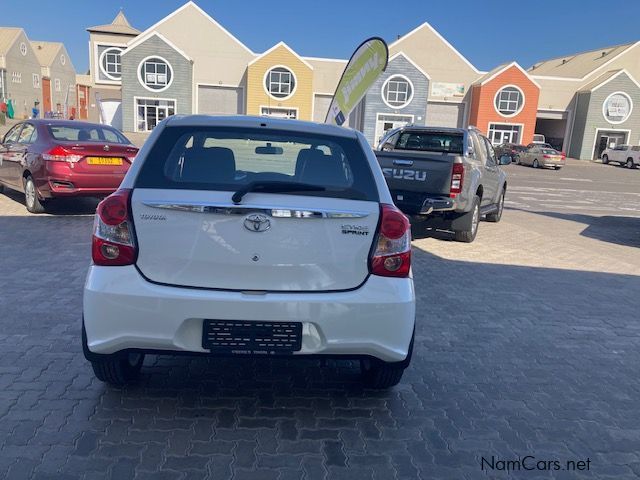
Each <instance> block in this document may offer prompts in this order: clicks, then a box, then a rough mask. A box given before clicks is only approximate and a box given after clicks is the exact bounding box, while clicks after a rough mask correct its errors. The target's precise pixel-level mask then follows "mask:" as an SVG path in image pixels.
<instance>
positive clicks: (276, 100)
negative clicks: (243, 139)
mask: <svg viewBox="0 0 640 480" xmlns="http://www.w3.org/2000/svg"><path fill="white" fill-rule="evenodd" d="M247 85H248V89H247V114H248V115H268V116H275V117H282V118H291V119H300V120H311V119H312V116H313V66H312V65H311V64H310V63H309V62H307V61H306V60H305V59H304V58H302V57H301V56H300V55H298V54H297V53H296V52H294V51H293V50H292V49H291V48H290V47H289V46H288V45H287V44H286V43H284V42H280V43H278V44H277V45H274V46H273V47H271V48H270V49H269V50H267V51H266V52H264V53H263V54H261V55H258V56H257V57H255V58H254V59H253V60H251V62H249V65H248V66H247Z"/></svg>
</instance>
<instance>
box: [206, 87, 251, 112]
mask: <svg viewBox="0 0 640 480" xmlns="http://www.w3.org/2000/svg"><path fill="white" fill-rule="evenodd" d="M198 113H204V114H209V115H236V114H242V113H244V90H243V89H242V88H234V87H209V86H202V85H200V86H199V87H198Z"/></svg>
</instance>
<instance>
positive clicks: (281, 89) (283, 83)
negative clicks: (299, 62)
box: [264, 67, 296, 99]
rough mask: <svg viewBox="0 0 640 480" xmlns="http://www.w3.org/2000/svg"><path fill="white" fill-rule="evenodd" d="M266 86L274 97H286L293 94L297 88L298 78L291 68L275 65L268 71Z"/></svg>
mask: <svg viewBox="0 0 640 480" xmlns="http://www.w3.org/2000/svg"><path fill="white" fill-rule="evenodd" d="M264 87H265V89H266V90H267V93H268V94H269V95H271V96H272V97H275V98H278V99H284V98H287V97H290V96H291V95H293V92H294V91H295V89H296V78H295V76H294V75H293V72H292V71H291V70H289V69H287V68H285V67H275V68H272V69H271V70H269V71H268V72H267V75H266V76H265V83H264Z"/></svg>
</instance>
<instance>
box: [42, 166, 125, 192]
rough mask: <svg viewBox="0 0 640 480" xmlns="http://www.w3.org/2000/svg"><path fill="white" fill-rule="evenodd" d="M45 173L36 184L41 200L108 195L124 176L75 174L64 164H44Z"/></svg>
mask: <svg viewBox="0 0 640 480" xmlns="http://www.w3.org/2000/svg"><path fill="white" fill-rule="evenodd" d="M45 172H46V173H45V175H44V176H43V177H42V178H41V180H40V181H39V182H37V183H38V191H39V192H40V195H41V196H42V197H43V198H55V197H75V196H78V197H80V196H86V197H90V196H106V195H110V194H112V193H113V192H115V191H116V190H117V189H118V187H119V186H120V184H121V183H122V180H123V179H124V176H125V174H126V173H124V172H121V173H107V172H104V173H86V172H77V171H74V169H73V168H70V166H69V164H68V163H66V162H46V169H45Z"/></svg>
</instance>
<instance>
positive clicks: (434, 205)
mask: <svg viewBox="0 0 640 480" xmlns="http://www.w3.org/2000/svg"><path fill="white" fill-rule="evenodd" d="M391 196H392V198H393V200H394V203H395V204H396V206H397V207H398V208H399V209H400V210H402V211H403V212H404V213H406V214H408V215H429V214H432V213H438V212H451V211H454V210H456V209H458V208H459V205H458V202H457V199H454V198H450V197H448V196H445V195H428V194H425V193H419V192H407V191H398V190H393V191H391Z"/></svg>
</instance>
